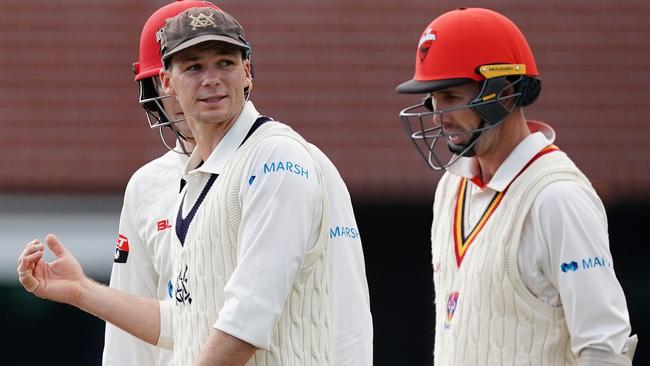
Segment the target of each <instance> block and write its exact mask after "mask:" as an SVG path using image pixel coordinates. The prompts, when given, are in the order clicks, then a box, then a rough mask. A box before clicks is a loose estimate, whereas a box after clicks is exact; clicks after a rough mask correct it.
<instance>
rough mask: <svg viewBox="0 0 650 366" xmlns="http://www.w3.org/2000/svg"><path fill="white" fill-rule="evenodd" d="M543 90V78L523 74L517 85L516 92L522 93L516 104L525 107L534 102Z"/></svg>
mask: <svg viewBox="0 0 650 366" xmlns="http://www.w3.org/2000/svg"><path fill="white" fill-rule="evenodd" d="M541 91H542V80H540V79H538V78H534V77H530V76H523V77H522V80H521V81H520V82H519V83H518V85H517V86H516V92H519V93H521V95H520V96H519V97H518V98H517V100H516V102H515V103H516V105H518V106H520V107H525V106H528V105H531V104H533V103H534V102H535V101H536V100H537V98H538V97H539V94H540V93H541Z"/></svg>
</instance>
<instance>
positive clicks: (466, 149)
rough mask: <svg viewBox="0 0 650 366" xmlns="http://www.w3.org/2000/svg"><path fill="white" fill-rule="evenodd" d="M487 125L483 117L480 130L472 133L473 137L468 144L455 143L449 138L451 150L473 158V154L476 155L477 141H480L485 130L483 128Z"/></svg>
mask: <svg viewBox="0 0 650 366" xmlns="http://www.w3.org/2000/svg"><path fill="white" fill-rule="evenodd" d="M484 127H485V120H484V119H482V118H481V124H480V125H479V126H478V131H475V132H474V133H473V134H472V137H471V138H470V139H469V141H468V142H467V143H466V144H454V143H453V142H451V141H449V140H447V147H448V148H449V151H451V152H452V153H454V154H456V155H458V156H464V157H468V158H471V157H472V156H474V155H476V151H474V146H476V143H477V141H478V138H479V137H481V134H482V133H483V131H485V130H484V129H483V128H484Z"/></svg>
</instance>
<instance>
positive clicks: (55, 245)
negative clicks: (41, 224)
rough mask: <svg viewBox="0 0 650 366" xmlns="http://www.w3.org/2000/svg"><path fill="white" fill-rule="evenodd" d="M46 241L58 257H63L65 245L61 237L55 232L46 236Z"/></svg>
mask: <svg viewBox="0 0 650 366" xmlns="http://www.w3.org/2000/svg"><path fill="white" fill-rule="evenodd" d="M45 242H46V243H47V246H48V248H50V250H51V251H52V253H54V255H55V256H57V258H61V257H62V256H63V255H64V254H65V247H64V246H63V244H61V242H60V241H59V239H57V237H56V236H54V234H48V235H47V237H45Z"/></svg>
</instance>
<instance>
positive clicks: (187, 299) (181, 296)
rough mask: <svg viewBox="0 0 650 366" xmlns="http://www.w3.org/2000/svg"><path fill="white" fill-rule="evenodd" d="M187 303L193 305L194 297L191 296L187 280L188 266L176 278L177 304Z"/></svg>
mask: <svg viewBox="0 0 650 366" xmlns="http://www.w3.org/2000/svg"><path fill="white" fill-rule="evenodd" d="M185 303H188V304H192V295H191V294H190V289H189V285H188V278H187V265H185V270H181V271H180V272H178V277H177V278H176V304H177V305H180V304H185Z"/></svg>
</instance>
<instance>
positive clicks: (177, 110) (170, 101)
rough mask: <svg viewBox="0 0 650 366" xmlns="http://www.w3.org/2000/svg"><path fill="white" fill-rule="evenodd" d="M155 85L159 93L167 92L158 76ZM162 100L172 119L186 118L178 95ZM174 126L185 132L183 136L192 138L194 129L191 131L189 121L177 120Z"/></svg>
mask: <svg viewBox="0 0 650 366" xmlns="http://www.w3.org/2000/svg"><path fill="white" fill-rule="evenodd" d="M154 86H155V87H156V91H157V92H158V95H165V94H166V93H165V90H163V87H162V83H161V81H160V78H159V77H158V76H156V77H155V78H154ZM161 102H162V106H163V108H164V109H165V113H167V116H168V117H169V119H170V120H171V121H178V120H183V119H185V115H184V114H183V109H181V105H180V103H178V100H177V99H176V97H173V96H169V97H166V98H162V100H161ZM174 127H175V128H176V129H178V130H179V131H180V132H181V133H182V134H183V136H185V137H189V138H192V131H190V128H189V127H188V126H187V122H185V121H180V122H176V123H175V124H174Z"/></svg>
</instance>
